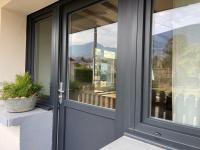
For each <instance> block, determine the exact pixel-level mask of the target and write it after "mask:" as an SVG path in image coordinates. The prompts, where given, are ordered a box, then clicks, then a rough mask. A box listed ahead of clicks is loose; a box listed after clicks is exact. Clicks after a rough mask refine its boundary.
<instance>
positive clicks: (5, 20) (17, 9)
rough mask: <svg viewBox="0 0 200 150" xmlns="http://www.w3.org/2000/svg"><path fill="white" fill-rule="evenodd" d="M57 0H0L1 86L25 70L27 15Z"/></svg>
mask: <svg viewBox="0 0 200 150" xmlns="http://www.w3.org/2000/svg"><path fill="white" fill-rule="evenodd" d="M56 1H57V0H0V86H1V82H2V81H5V80H6V81H12V80H14V78H15V74H17V73H23V72H24V71H25V50H26V17H27V15H29V14H31V13H33V12H35V11H37V10H39V9H41V8H44V7H46V6H48V5H50V4H52V3H54V2H56Z"/></svg>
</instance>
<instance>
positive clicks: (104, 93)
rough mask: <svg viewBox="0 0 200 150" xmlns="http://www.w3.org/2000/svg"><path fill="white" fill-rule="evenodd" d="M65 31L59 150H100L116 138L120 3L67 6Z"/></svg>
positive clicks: (93, 0)
mask: <svg viewBox="0 0 200 150" xmlns="http://www.w3.org/2000/svg"><path fill="white" fill-rule="evenodd" d="M62 32H63V37H62V39H63V42H62V43H63V44H62V45H63V46H62V65H61V80H60V81H61V83H62V84H61V85H60V86H61V88H60V90H59V91H60V100H61V106H60V110H61V112H60V127H59V128H60V131H59V137H60V139H59V149H60V150H97V149H100V148H101V147H103V146H105V145H107V144H108V143H110V142H112V141H114V140H115V139H116V138H117V134H116V124H117V121H116V112H117V111H118V110H117V109H116V104H117V101H118V100H119V99H118V98H117V92H116V85H117V61H118V57H117V51H118V0H105V1H97V0H84V1H82V0H77V1H71V2H69V3H67V4H66V6H65V7H64V13H63V31H62ZM63 87H64V88H63Z"/></svg>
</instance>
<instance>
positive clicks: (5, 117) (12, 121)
mask: <svg viewBox="0 0 200 150" xmlns="http://www.w3.org/2000/svg"><path fill="white" fill-rule="evenodd" d="M46 113H49V111H46V110H43V109H41V108H35V109H34V110H32V111H29V112H23V113H8V112H7V111H6V109H5V107H4V106H3V105H0V124H2V125H5V126H8V127H9V126H20V125H21V124H22V123H23V122H24V121H25V120H27V118H31V117H33V116H37V115H41V114H43V115H45V114H46Z"/></svg>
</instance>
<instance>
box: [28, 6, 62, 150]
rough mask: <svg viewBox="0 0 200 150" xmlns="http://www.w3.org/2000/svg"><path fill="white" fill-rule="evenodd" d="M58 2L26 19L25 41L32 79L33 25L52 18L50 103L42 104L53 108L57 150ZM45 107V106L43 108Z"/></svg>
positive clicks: (54, 147)
mask: <svg viewBox="0 0 200 150" xmlns="http://www.w3.org/2000/svg"><path fill="white" fill-rule="evenodd" d="M60 9H61V8H60V2H56V3H54V4H52V5H50V6H48V7H46V8H43V9H41V10H39V11H37V12H35V13H33V14H30V15H29V16H28V17H27V41H26V71H27V72H29V73H30V74H31V76H32V78H34V54H35V52H34V43H35V42H34V38H35V30H34V25H35V23H36V22H37V21H39V20H42V19H45V18H47V17H49V16H52V18H53V20H52V50H51V56H52V62H51V86H50V87H51V88H50V93H51V94H50V103H46V104H43V105H42V106H41V107H42V108H44V109H49V108H53V131H52V133H53V138H52V149H53V150H57V145H58V116H59V104H58V93H57V90H58V80H59V53H60V52H59V51H60V50H59V45H60V24H61V23H60V22H61V19H60V14H61V13H60ZM45 105H47V106H45Z"/></svg>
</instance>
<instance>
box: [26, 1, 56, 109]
mask: <svg viewBox="0 0 200 150" xmlns="http://www.w3.org/2000/svg"><path fill="white" fill-rule="evenodd" d="M55 6H56V5H55ZM53 9H54V7H53V6H51V7H47V8H44V9H41V10H39V11H38V12H35V13H33V14H30V15H29V16H28V18H27V29H28V30H27V55H26V71H27V72H29V73H30V75H31V76H32V78H33V80H34V81H35V82H37V83H40V84H41V85H42V86H43V88H42V90H41V92H40V95H39V96H38V106H41V107H42V108H44V109H51V108H52V102H53V99H55V98H53V97H55V92H52V90H53V89H52V88H54V90H53V91H57V89H56V90H55V87H52V82H56V84H57V79H55V80H54V81H52V80H51V79H52V70H53V68H54V70H55V71H54V72H55V73H56V70H57V68H58V67H57V68H56V67H54V66H58V62H55V63H54V61H55V59H57V58H56V56H57V54H56V53H57V50H55V49H56V48H55V47H54V38H53V36H55V35H53V34H55V33H56V31H57V30H56V28H53V26H54V19H53ZM54 29H55V32H53V30H54ZM54 51H56V52H54ZM52 55H53V56H54V58H52ZM53 75H54V74H53ZM54 84H55V83H54Z"/></svg>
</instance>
